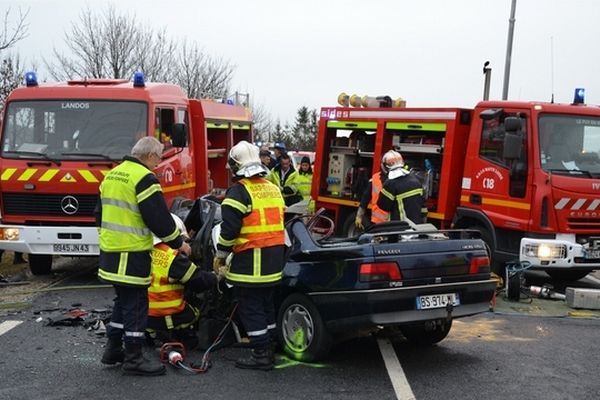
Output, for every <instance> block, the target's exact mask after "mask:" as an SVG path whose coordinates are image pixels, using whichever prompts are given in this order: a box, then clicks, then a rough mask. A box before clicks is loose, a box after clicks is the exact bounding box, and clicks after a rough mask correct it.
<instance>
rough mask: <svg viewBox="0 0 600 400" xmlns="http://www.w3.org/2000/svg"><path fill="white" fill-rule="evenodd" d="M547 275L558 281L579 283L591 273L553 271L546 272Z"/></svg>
mask: <svg viewBox="0 0 600 400" xmlns="http://www.w3.org/2000/svg"><path fill="white" fill-rule="evenodd" d="M546 273H547V274H548V275H550V277H552V279H554V280H556V281H578V280H580V279H581V278H583V277H585V276H587V274H588V273H589V271H551V270H546Z"/></svg>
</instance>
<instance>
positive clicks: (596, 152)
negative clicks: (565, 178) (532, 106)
mask: <svg viewBox="0 0 600 400" xmlns="http://www.w3.org/2000/svg"><path fill="white" fill-rule="evenodd" d="M539 142H540V154H539V156H540V161H541V165H542V168H543V169H544V170H546V171H548V172H555V173H561V172H563V173H570V174H571V173H574V174H576V175H578V176H584V177H597V176H598V175H600V118H595V117H588V116H585V117H584V116H574V115H549V114H543V115H541V116H540V119H539ZM582 172H584V173H582Z"/></svg>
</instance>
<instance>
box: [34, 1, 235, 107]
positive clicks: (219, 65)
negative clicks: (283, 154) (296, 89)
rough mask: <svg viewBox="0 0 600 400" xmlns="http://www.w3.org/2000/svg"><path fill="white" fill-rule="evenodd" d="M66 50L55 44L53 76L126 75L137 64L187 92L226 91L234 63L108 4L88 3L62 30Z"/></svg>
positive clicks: (219, 93)
mask: <svg viewBox="0 0 600 400" xmlns="http://www.w3.org/2000/svg"><path fill="white" fill-rule="evenodd" d="M64 40H65V43H66V45H67V47H68V48H69V50H70V53H71V54H69V55H63V54H61V53H59V52H58V51H57V50H56V48H55V49H54V58H55V60H56V62H55V64H53V63H50V62H47V61H46V66H47V67H48V70H49V71H51V72H50V73H51V75H52V76H53V78H54V79H57V80H66V79H73V78H85V77H89V78H108V77H110V78H117V79H118V78H130V77H131V76H132V75H133V73H134V72H135V71H137V70H141V71H143V72H144V74H145V76H146V78H147V79H148V80H149V81H161V82H174V83H177V84H179V85H180V86H181V87H182V88H183V89H184V90H185V91H186V92H187V94H188V96H189V97H201V96H202V95H203V94H209V95H210V96H216V97H222V98H225V97H227V94H228V92H229V86H230V83H231V78H232V76H233V71H234V66H233V65H231V64H230V63H229V62H227V61H224V60H223V59H220V58H214V57H211V56H210V55H208V54H207V53H206V52H205V51H204V50H202V48H200V47H199V45H198V44H197V43H195V42H191V43H190V42H187V41H185V40H184V41H183V42H182V43H181V45H180V46H177V44H176V43H175V42H174V41H173V40H172V39H170V38H169V37H168V35H167V32H166V30H165V29H164V28H162V29H158V30H157V29H155V28H152V27H148V26H143V25H142V24H140V23H138V21H137V20H136V19H135V17H134V16H129V15H126V14H119V13H118V12H117V11H116V10H115V8H114V7H112V6H111V7H109V8H107V9H106V11H104V12H103V13H101V14H94V13H93V12H92V11H91V9H89V8H88V9H86V10H85V11H83V12H82V14H81V15H80V18H79V21H77V22H76V23H73V24H72V26H71V29H70V31H68V32H65V37H64Z"/></svg>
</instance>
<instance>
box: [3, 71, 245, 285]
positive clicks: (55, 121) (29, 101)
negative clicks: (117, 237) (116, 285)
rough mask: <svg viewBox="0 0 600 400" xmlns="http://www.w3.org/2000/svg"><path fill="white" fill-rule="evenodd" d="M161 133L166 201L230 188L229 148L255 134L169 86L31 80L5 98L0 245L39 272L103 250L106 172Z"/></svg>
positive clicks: (235, 115)
mask: <svg viewBox="0 0 600 400" xmlns="http://www.w3.org/2000/svg"><path fill="white" fill-rule="evenodd" d="M146 135H153V136H155V137H157V138H159V139H160V140H161V141H162V142H163V144H164V145H165V147H164V153H163V161H162V162H161V164H160V165H159V166H158V167H157V169H156V170H155V172H156V174H157V176H158V177H159V179H160V181H161V185H162V187H163V192H164V193H165V197H166V199H167V203H168V204H169V205H170V206H172V207H173V206H175V207H176V206H177V204H180V202H178V201H176V200H177V199H194V198H196V197H198V196H200V195H202V194H205V193H208V192H209V191H213V192H219V191H221V190H225V189H226V188H227V187H228V186H229V184H230V177H229V174H228V171H227V170H226V168H225V167H226V164H227V153H228V151H229V149H230V148H231V146H232V145H233V144H234V143H236V142H238V141H240V140H249V141H251V140H252V130H251V116H250V113H249V111H248V110H247V109H246V108H245V107H242V106H239V105H231V104H223V103H220V102H215V101H212V100H197V99H188V98H187V97H186V95H185V93H184V92H183V90H182V89H181V88H180V87H178V86H175V85H172V84H166V83H146V82H144V78H143V75H142V74H141V73H136V75H135V76H134V79H133V81H128V80H80V81H69V82H64V83H54V84H38V82H37V79H36V77H35V74H33V73H27V74H26V86H24V87H21V88H17V89H15V90H14V91H13V92H12V93H11V94H10V95H9V97H8V98H7V101H6V106H5V109H4V115H3V124H2V150H1V153H0V171H1V173H0V194H1V197H0V211H1V224H0V249H4V250H13V251H18V252H23V253H27V254H28V255H29V256H28V259H29V264H30V267H31V271H32V272H33V273H34V274H44V273H48V272H50V269H51V266H52V259H53V256H54V255H67V256H88V255H97V254H98V232H97V228H96V227H95V225H94V216H93V211H94V207H95V205H96V202H97V196H98V186H99V184H100V182H101V181H102V179H103V177H104V175H105V174H106V173H107V171H108V170H109V169H111V168H112V167H114V166H115V165H117V163H118V162H119V161H120V160H121V159H122V157H123V156H124V155H126V154H129V153H130V150H131V148H132V146H133V145H134V144H135V142H136V141H137V139H139V138H140V137H143V136H146Z"/></svg>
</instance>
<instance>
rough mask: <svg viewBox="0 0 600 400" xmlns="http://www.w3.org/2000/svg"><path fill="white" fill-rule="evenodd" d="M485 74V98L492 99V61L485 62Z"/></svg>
mask: <svg viewBox="0 0 600 400" xmlns="http://www.w3.org/2000/svg"><path fill="white" fill-rule="evenodd" d="M483 75H484V76H485V82H484V83H483V100H489V99H490V79H491V78H492V67H490V62H489V61H486V62H485V63H484V64H483Z"/></svg>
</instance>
